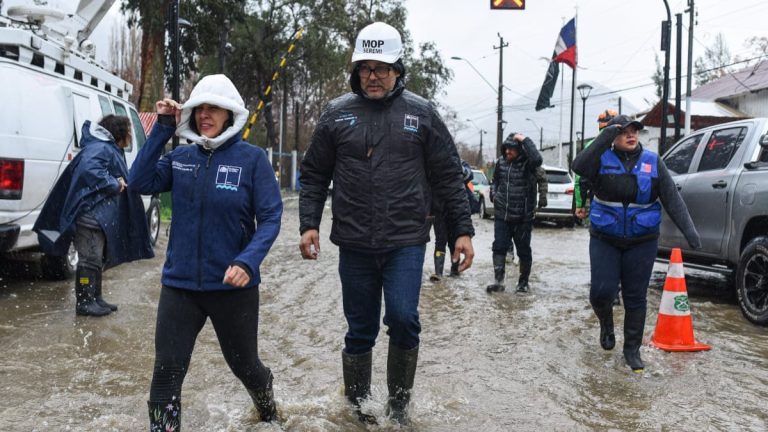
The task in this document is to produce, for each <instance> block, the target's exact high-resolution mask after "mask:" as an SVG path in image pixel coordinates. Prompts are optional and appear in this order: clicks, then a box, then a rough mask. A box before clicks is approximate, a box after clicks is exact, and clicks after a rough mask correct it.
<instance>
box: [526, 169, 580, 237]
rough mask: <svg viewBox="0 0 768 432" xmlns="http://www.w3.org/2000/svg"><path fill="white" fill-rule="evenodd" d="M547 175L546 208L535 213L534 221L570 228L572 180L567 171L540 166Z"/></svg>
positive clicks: (572, 220) (571, 223)
mask: <svg viewBox="0 0 768 432" xmlns="http://www.w3.org/2000/svg"><path fill="white" fill-rule="evenodd" d="M542 168H544V171H546V173H547V182H548V183H549V190H548V192H547V206H546V207H544V208H540V209H539V210H538V211H537V212H536V221H542V220H544V221H551V222H555V223H557V224H559V225H562V226H566V227H569V228H572V227H573V225H574V222H575V219H574V217H573V210H572V203H573V188H574V184H573V179H572V178H571V175H570V174H569V173H568V170H566V169H563V168H558V167H553V166H548V165H542Z"/></svg>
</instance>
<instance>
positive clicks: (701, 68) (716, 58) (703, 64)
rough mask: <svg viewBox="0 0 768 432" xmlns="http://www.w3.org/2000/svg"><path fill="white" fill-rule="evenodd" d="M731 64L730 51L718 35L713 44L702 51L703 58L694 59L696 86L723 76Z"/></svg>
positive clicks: (719, 34) (721, 36) (721, 35)
mask: <svg viewBox="0 0 768 432" xmlns="http://www.w3.org/2000/svg"><path fill="white" fill-rule="evenodd" d="M732 62H733V59H732V57H731V50H730V49H728V44H727V43H726V42H725V36H723V34H722V33H718V34H717V36H715V42H714V43H713V44H712V45H711V46H708V47H707V48H706V49H705V50H704V56H702V57H699V58H697V59H696V62H695V63H694V66H695V68H696V84H698V85H702V84H706V83H708V82H710V81H712V80H714V79H717V78H720V77H722V76H725V75H726V74H727V73H728V72H729V68H728V66H729V65H730V64H731V63H732Z"/></svg>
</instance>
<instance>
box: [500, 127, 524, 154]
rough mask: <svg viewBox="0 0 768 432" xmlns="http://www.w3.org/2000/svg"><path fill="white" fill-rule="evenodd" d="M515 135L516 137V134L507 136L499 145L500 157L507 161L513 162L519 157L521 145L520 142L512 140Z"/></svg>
mask: <svg viewBox="0 0 768 432" xmlns="http://www.w3.org/2000/svg"><path fill="white" fill-rule="evenodd" d="M515 135H517V132H512V133H511V134H509V135H507V138H506V139H504V142H503V143H501V155H502V156H503V157H504V158H505V159H506V160H507V161H513V160H515V159H517V157H518V156H519V155H520V150H521V147H522V144H521V143H520V141H517V140H516V139H514V137H515Z"/></svg>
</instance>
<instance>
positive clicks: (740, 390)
mask: <svg viewBox="0 0 768 432" xmlns="http://www.w3.org/2000/svg"><path fill="white" fill-rule="evenodd" d="M285 204H286V207H285V214H284V217H283V228H282V232H281V234H280V237H279V238H278V240H277V242H276V244H275V246H274V247H273V249H272V252H271V253H270V255H269V256H268V257H267V259H266V261H265V262H264V264H263V266H262V279H263V283H262V285H261V320H260V338H259V350H260V353H261V356H262V359H263V361H264V363H265V364H266V365H267V366H269V367H270V368H271V369H272V371H273V373H274V375H275V394H276V399H277V403H278V410H279V413H280V419H281V420H280V421H279V422H277V423H274V424H263V423H259V421H258V419H257V417H256V415H255V413H254V410H253V408H252V404H251V401H250V399H249V397H248V395H247V393H246V391H245V389H244V388H243V387H242V385H241V384H240V382H239V381H238V380H237V379H236V378H235V377H234V376H233V375H232V373H231V372H230V371H229V369H228V368H227V366H226V363H225V361H224V358H223V357H222V355H221V352H220V350H219V346H218V342H217V340H216V337H215V334H214V332H213V329H212V327H211V325H210V324H207V325H206V326H205V328H204V329H203V331H202V333H201V334H200V336H199V338H198V341H197V345H196V347H195V351H194V354H193V357H192V363H191V365H190V371H189V374H188V375H187V378H186V381H185V383H184V391H183V393H182V430H186V431H262V430H263V431H269V430H271V431H279V430H285V431H347V430H349V431H364V430H373V431H378V430H381V431H387V430H398V427H397V426H395V425H393V424H391V423H389V422H388V421H387V420H386V419H385V418H384V407H385V403H386V396H387V387H386V347H387V336H386V334H385V333H384V331H385V328H384V327H382V332H381V335H380V337H379V340H378V344H377V346H376V347H375V348H374V365H373V385H372V392H373V395H372V398H371V400H370V401H368V402H367V403H366V404H365V406H364V408H365V409H366V410H367V411H369V412H371V413H373V414H375V415H377V416H378V417H379V418H380V421H379V425H376V426H363V425H361V424H360V423H358V421H357V419H356V417H355V416H354V415H353V414H352V411H351V409H350V407H349V405H348V404H347V402H346V400H345V398H344V396H343V386H342V378H341V376H342V374H341V354H340V351H341V348H342V344H343V336H344V332H345V330H346V323H345V321H344V318H343V314H342V303H341V289H340V283H339V277H338V271H337V264H338V250H337V248H336V247H335V246H333V245H332V244H331V243H330V242H329V241H328V238H327V235H328V232H329V231H330V218H331V215H330V211H329V210H328V211H326V215H325V219H324V220H323V225H322V228H321V238H322V240H321V241H322V243H321V252H320V259H319V260H318V261H316V262H309V261H302V260H301V259H300V255H299V250H298V240H299V234H298V209H297V204H298V201H297V200H296V199H295V197H289V198H287V199H286V201H285ZM475 227H476V230H477V235H476V237H475V238H474V241H473V243H474V246H475V251H476V259H475V264H474V266H473V267H472V268H471V269H470V270H469V271H468V272H466V273H464V274H462V275H461V276H460V277H458V278H446V279H444V280H443V281H442V282H440V283H432V282H429V280H428V277H429V273H430V271H431V269H430V268H431V252H432V247H431V246H430V247H429V248H428V257H427V260H426V261H425V267H424V284H423V287H422V293H421V304H420V314H421V322H422V328H423V332H422V334H421V340H422V342H421V350H420V353H419V366H418V369H417V373H416V384H415V387H414V395H413V403H412V416H413V423H412V425H411V427H410V428H408V430H414V431H534V430H536V431H550V430H553V431H554V430H558V431H560V430H562V431H573V430H624V431H646V430H647V431H657V430H664V431H702V430H705V431H733V430H754V431H764V430H768V329H766V328H764V327H757V326H754V325H752V324H750V323H749V322H747V321H746V319H744V318H743V317H742V315H741V313H740V311H739V308H738V306H737V305H736V303H735V300H734V298H733V296H732V295H731V293H730V292H729V290H728V287H729V282H728V280H727V279H726V278H724V277H722V276H717V275H711V274H707V273H701V272H695V273H694V272H692V271H688V270H687V271H686V275H687V285H688V291H689V294H690V301H691V307H692V313H693V321H694V326H695V333H696V337H697V339H699V340H700V341H702V342H706V343H708V344H711V345H712V350H711V351H709V352H699V353H666V352H663V351H659V350H656V349H654V348H652V347H651V346H649V345H648V341H649V340H650V338H651V336H652V334H653V330H654V325H655V323H656V316H657V312H658V306H659V299H660V296H661V288H662V286H663V283H664V279H665V272H666V265H661V264H657V265H656V268H655V271H654V274H653V278H652V280H651V288H650V290H649V309H648V318H647V321H646V330H645V343H644V346H643V348H642V350H641V352H642V356H643V359H644V360H645V363H646V370H645V373H644V374H642V375H636V374H633V373H631V372H630V370H629V368H628V367H627V366H626V365H625V364H624V360H623V357H622V354H621V343H622V341H623V335H622V333H621V329H622V326H621V323H622V320H623V310H622V309H621V308H620V307H617V308H616V309H615V315H616V322H617V348H616V349H614V350H613V351H603V350H602V349H600V347H599V344H598V324H597V320H596V318H595V317H594V315H593V313H592V311H591V309H590V306H589V303H588V290H589V284H588V282H589V258H588V256H587V250H588V239H589V235H588V232H587V230H585V229H583V228H574V229H568V228H556V227H549V226H542V227H536V228H535V229H534V234H533V252H534V265H533V273H532V276H531V280H530V284H531V292H530V293H529V294H525V295H519V294H515V293H514V292H510V291H511V286H512V287H513V286H514V282H515V281H516V275H517V273H516V270H511V271H509V270H508V274H507V290H508V291H507V292H505V293H501V294H494V295H488V294H487V293H486V292H485V286H486V284H488V283H490V282H491V280H492V274H493V269H492V263H491V249H490V245H491V243H492V241H493V222H492V221H490V220H480V219H475ZM164 233H165V227H164V228H163V234H161V239H160V242H159V243H158V247H157V254H158V257H157V258H155V259H153V260H147V261H142V262H137V263H132V264H129V265H123V266H120V267H118V268H116V269H112V270H110V271H108V272H106V273H105V275H104V291H105V297H106V298H107V300H109V301H113V302H114V303H117V304H119V307H120V309H119V311H117V312H116V313H113V314H111V315H109V316H108V317H104V318H91V317H76V316H75V312H74V307H75V305H74V304H75V300H74V293H73V283H72V281H61V282H49V281H45V280H41V279H39V267H36V266H38V264H34V263H32V264H19V263H11V262H3V263H2V276H1V277H2V280H0V395H1V396H0V431H97V430H98V431H140V430H147V429H148V421H147V413H146V399H147V397H148V394H149V383H150V379H151V376H152V365H153V360H154V342H153V337H154V329H155V314H156V310H157V300H158V297H159V292H160V284H159V279H160V269H161V266H162V262H163V255H164V250H165V244H166V239H165V237H164ZM508 265H509V264H508Z"/></svg>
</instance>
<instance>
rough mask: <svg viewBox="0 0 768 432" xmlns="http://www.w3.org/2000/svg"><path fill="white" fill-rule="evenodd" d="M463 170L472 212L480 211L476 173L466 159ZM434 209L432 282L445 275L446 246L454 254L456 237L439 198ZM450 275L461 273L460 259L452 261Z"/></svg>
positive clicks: (462, 166)
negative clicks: (474, 189)
mask: <svg viewBox="0 0 768 432" xmlns="http://www.w3.org/2000/svg"><path fill="white" fill-rule="evenodd" d="M461 172H462V180H463V181H464V191H465V192H466V193H467V200H468V202H469V207H470V213H474V211H473V210H474V209H475V208H476V209H477V212H478V213H479V212H480V209H479V207H480V202H479V201H477V198H475V195H474V191H473V189H472V188H473V187H474V185H473V184H472V179H473V178H474V175H473V174H472V167H470V166H469V164H468V163H467V162H465V161H461ZM433 201H434V202H433V209H432V216H433V221H432V224H433V228H434V232H435V253H434V261H435V272H434V273H432V274H431V275H430V276H429V280H431V281H432V282H437V281H439V280H440V279H442V277H443V269H444V268H445V249H446V246H448V250H449V251H450V254H451V256H452V255H453V252H454V250H453V246H454V241H455V238H453V235H452V234H451V233H450V232H449V231H448V224H447V223H446V221H445V215H444V214H443V210H444V209H443V206H442V204H441V203H440V201H439V200H436V199H435V200H433ZM449 275H450V276H458V275H459V262H458V261H452V262H451V269H450V273H449Z"/></svg>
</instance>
